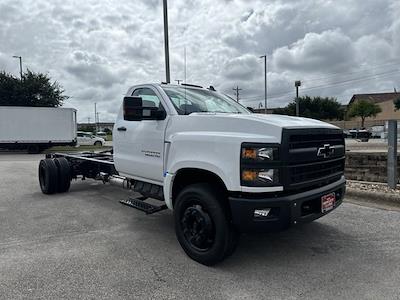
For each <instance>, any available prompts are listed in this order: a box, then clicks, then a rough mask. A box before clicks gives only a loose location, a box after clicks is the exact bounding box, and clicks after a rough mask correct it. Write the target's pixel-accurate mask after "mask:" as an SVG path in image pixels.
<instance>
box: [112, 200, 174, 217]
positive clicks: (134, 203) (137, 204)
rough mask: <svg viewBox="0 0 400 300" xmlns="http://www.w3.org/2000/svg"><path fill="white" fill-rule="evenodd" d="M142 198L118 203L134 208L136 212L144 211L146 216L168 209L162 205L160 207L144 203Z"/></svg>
mask: <svg viewBox="0 0 400 300" xmlns="http://www.w3.org/2000/svg"><path fill="white" fill-rule="evenodd" d="M141 199H143V198H142V197H140V198H138V199H135V198H129V199H128V200H121V201H119V203H121V204H124V205H127V206H130V207H133V208H136V209H138V210H141V211H144V212H145V213H146V215H150V214H154V213H156V212H159V211H162V210H164V209H167V208H168V207H167V206H166V205H165V204H164V205H161V206H157V205H153V204H150V203H147V202H144V201H143V200H141Z"/></svg>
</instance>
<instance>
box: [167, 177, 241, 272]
mask: <svg viewBox="0 0 400 300" xmlns="http://www.w3.org/2000/svg"><path fill="white" fill-rule="evenodd" d="M221 195H224V193H222V192H220V191H219V190H218V189H216V188H215V187H213V186H212V185H210V184H207V183H198V184H193V185H189V186H187V187H185V188H184V189H183V190H182V191H181V192H180V193H179V195H178V197H177V198H176V201H175V206H174V219H175V233H176V236H177V239H178V241H179V243H180V245H181V246H182V248H183V250H184V251H185V252H186V254H187V255H188V256H189V257H191V258H192V259H194V260H195V261H197V262H199V263H201V264H204V265H208V266H210V265H214V264H216V263H218V262H220V261H222V260H223V259H224V258H225V257H226V256H227V255H230V254H231V253H232V252H233V251H234V248H235V247H236V244H235V243H234V239H233V236H234V231H233V227H232V225H231V222H230V219H229V213H228V211H227V208H226V206H225V205H223V201H221V200H224V199H218V198H221V197H222V196H221Z"/></svg>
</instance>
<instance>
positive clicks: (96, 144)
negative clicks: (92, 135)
mask: <svg viewBox="0 0 400 300" xmlns="http://www.w3.org/2000/svg"><path fill="white" fill-rule="evenodd" d="M94 145H95V146H97V147H101V146H103V143H102V142H100V141H96V142H94Z"/></svg>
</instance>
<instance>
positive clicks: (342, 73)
mask: <svg viewBox="0 0 400 300" xmlns="http://www.w3.org/2000/svg"><path fill="white" fill-rule="evenodd" d="M398 64H400V62H399V61H396V60H388V61H387V62H385V63H383V64H379V65H375V66H373V67H370V68H368V69H365V70H359V71H352V72H336V73H327V75H345V76H347V75H351V74H357V73H365V72H367V71H372V70H374V69H376V68H379V67H383V66H387V65H398ZM395 71H397V70H388V71H387V72H395ZM380 74H381V73H380ZM380 74H372V75H369V76H376V75H380ZM382 74H383V73H382ZM332 77H335V76H324V77H319V78H315V77H314V78H308V79H307V78H305V79H302V81H303V82H305V83H309V82H314V81H322V80H326V79H330V78H332ZM354 79H358V78H352V79H348V80H354ZM288 92H289V90H288ZM261 97H262V95H256V96H251V97H245V98H242V100H250V99H257V100H259V98H261Z"/></svg>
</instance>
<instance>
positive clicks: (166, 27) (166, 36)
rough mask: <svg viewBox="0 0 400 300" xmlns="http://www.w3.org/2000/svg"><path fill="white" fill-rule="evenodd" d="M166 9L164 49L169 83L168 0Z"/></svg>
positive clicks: (166, 75)
mask: <svg viewBox="0 0 400 300" xmlns="http://www.w3.org/2000/svg"><path fill="white" fill-rule="evenodd" d="M163 8H164V49H165V79H166V82H167V83H170V82H171V79H170V73H169V42H168V7H167V0H163Z"/></svg>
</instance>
